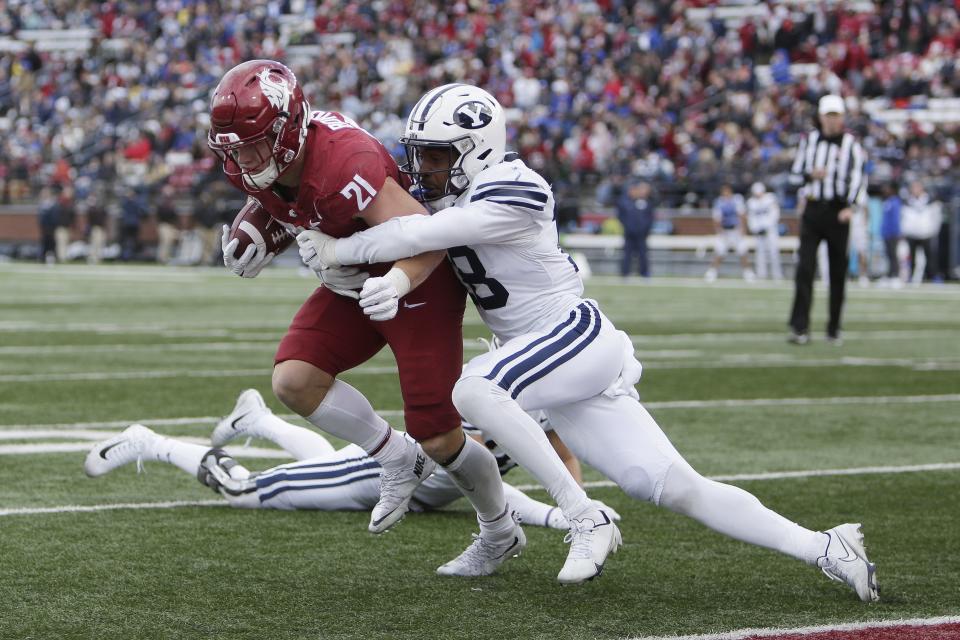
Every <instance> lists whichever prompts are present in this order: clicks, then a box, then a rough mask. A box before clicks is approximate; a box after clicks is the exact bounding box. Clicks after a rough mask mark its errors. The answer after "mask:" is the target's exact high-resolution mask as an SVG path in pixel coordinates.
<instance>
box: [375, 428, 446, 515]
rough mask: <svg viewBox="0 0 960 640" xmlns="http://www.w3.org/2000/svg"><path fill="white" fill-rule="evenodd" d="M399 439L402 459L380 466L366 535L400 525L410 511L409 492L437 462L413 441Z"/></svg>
mask: <svg viewBox="0 0 960 640" xmlns="http://www.w3.org/2000/svg"><path fill="white" fill-rule="evenodd" d="M393 437H395V436H393ZM403 439H404V445H405V447H406V451H404V453H403V456H402V457H401V459H400V460H399V461H397V462H394V463H392V464H390V465H389V466H388V465H384V466H383V473H381V474H380V501H379V502H377V504H376V505H375V506H374V507H373V512H372V513H371V514H370V524H369V525H368V526H367V530H368V531H370V533H383V532H384V531H386V530H387V529H389V528H390V527H392V526H393V525H395V524H397V523H398V522H400V520H402V519H403V516H404V515H406V513H407V509H409V508H410V497H411V496H412V495H413V492H414V491H415V490H416V488H417V487H419V486H420V483H421V482H423V481H424V480H426V479H427V478H428V477H429V476H430V474H431V473H433V470H434V469H436V468H437V463H436V462H434V461H433V460H431V459H430V458H429V457H428V456H427V454H425V453H424V452H423V449H422V448H420V445H419V444H417V442H416V441H415V440H414V439H413V438H411V437H410V436H408V435H406V434H404V435H403Z"/></svg>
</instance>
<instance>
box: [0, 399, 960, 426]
mask: <svg viewBox="0 0 960 640" xmlns="http://www.w3.org/2000/svg"><path fill="white" fill-rule="evenodd" d="M950 402H960V393H950V394H941V395H909V396H847V397H826V398H741V399H718V400H665V401H661V402H645V403H643V406H644V407H646V408H647V409H656V410H669V409H716V408H741V407H742V408H748V407H775V406H781V405H790V406H800V407H803V406H817V405H845V404H924V403H950ZM377 413H378V414H379V415H381V416H382V417H384V418H397V417H402V416H403V411H402V410H400V409H387V410H378V411H377ZM278 415H279V416H280V417H281V418H283V419H284V420H295V419H298V418H299V416H295V415H293V414H289V413H287V414H278ZM222 419H223V416H196V417H190V418H147V419H144V418H141V419H131V420H110V421H106V422H58V423H52V424H50V423H44V424H24V423H21V424H8V425H4V424H0V431H5V430H29V429H48V430H63V429H71V430H75V429H110V428H126V427H129V426H130V425H131V424H134V423H140V424H143V425H146V426H148V427H164V426H179V425H212V424H216V423H217V422H219V421H220V420H222Z"/></svg>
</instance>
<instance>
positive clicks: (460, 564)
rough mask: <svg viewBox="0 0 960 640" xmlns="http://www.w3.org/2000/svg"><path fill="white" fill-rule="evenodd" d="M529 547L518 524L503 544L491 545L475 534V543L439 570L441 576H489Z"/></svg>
mask: <svg viewBox="0 0 960 640" xmlns="http://www.w3.org/2000/svg"><path fill="white" fill-rule="evenodd" d="M526 546H527V536H526V534H525V533H524V532H523V529H522V528H521V527H520V524H519V523H517V524H516V526H515V527H514V529H513V533H512V534H511V536H510V537H509V538H508V539H507V542H505V543H503V544H491V543H489V542H487V541H486V540H485V539H484V538H483V536H478V535H477V534H473V543H472V544H471V545H470V546H469V547H467V548H466V550H465V551H464V552H463V553H461V554H460V555H459V556H457V557H456V558H454V559H453V560H451V561H450V562H448V563H446V564H445V565H443V566H441V567H439V568H438V569H437V574H439V575H441V576H460V577H462V578H474V577H478V576H489V575H491V574H492V573H493V572H494V571H496V570H497V567H499V566H500V565H501V564H503V563H504V562H506V561H507V560H509V559H510V558H515V557H516V556H519V555H520V552H521V551H523V548H524V547H526Z"/></svg>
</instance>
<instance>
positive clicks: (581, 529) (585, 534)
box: [557, 509, 623, 584]
mask: <svg viewBox="0 0 960 640" xmlns="http://www.w3.org/2000/svg"><path fill="white" fill-rule="evenodd" d="M563 541H564V542H569V543H570V552H569V553H568V554H567V561H566V562H564V563H563V568H562V569H560V573H559V575H557V580H559V581H560V583H561V584H581V583H583V582H586V581H587V580H593V579H594V578H596V577H597V576H599V575H600V574H601V573H603V564H604V563H605V562H606V560H607V556H608V555H610V554H611V553H616V552H617V549H619V548H620V545H621V544H623V538H622V537H621V536H620V529H618V528H617V525H615V524H614V523H613V518H611V517H610V515H609V514H607V513H606V512H605V511H604V510H603V509H594V510H592V511H589V512H587V514H586V515H584V516H583V517H582V518H579V519H574V520H573V522H572V523H571V525H570V532H569V533H568V534H567V535H566V536H565V537H564V538H563Z"/></svg>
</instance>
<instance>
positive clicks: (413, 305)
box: [403, 302, 427, 309]
mask: <svg viewBox="0 0 960 640" xmlns="http://www.w3.org/2000/svg"><path fill="white" fill-rule="evenodd" d="M425 304H427V303H426V302H414V303H413V304H410V303H409V302H404V303H403V306H404V307H405V308H407V309H416V308H417V307H422V306H423V305H425Z"/></svg>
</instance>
